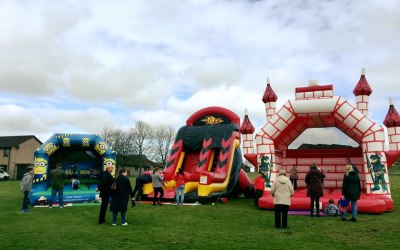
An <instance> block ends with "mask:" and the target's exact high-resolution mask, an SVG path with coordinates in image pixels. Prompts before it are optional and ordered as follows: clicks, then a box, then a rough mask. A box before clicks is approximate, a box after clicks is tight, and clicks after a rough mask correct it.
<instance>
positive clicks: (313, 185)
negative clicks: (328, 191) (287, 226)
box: [305, 163, 325, 217]
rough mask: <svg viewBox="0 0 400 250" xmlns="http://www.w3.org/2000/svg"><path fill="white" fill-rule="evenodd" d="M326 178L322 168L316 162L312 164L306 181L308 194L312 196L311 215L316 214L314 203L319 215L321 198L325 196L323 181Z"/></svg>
mask: <svg viewBox="0 0 400 250" xmlns="http://www.w3.org/2000/svg"><path fill="white" fill-rule="evenodd" d="M324 178H325V174H324V173H323V172H322V170H320V169H318V168H317V165H316V164H315V163H313V164H311V166H310V171H308V173H307V175H306V178H305V182H306V184H307V196H308V197H310V216H311V217H313V216H314V204H315V208H316V210H317V217H320V214H319V210H320V207H319V198H320V197H322V196H324V191H323V189H322V183H323V180H324Z"/></svg>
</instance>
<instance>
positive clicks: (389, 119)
mask: <svg viewBox="0 0 400 250" xmlns="http://www.w3.org/2000/svg"><path fill="white" fill-rule="evenodd" d="M383 124H385V126H386V127H387V128H391V127H398V126H400V115H399V113H397V110H396V108H395V107H394V105H393V104H390V106H389V111H388V113H387V115H386V118H385V120H384V121H383Z"/></svg>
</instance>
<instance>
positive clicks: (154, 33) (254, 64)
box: [0, 0, 400, 136]
mask: <svg viewBox="0 0 400 250" xmlns="http://www.w3.org/2000/svg"><path fill="white" fill-rule="evenodd" d="M398 23H400V3H398V1H383V2H382V1H381V2H376V1H373V0H369V1H311V2H307V1H296V0H287V1H280V0H276V1H224V0H221V1H197V0H193V1H178V0H174V1H139V0H134V1H128V0H127V1H122V0H121V1H117V2H110V1H78V2H71V1H57V3H55V2H54V1H50V0H49V1H40V2H37V1H23V2H18V1H3V2H2V3H1V8H0V33H1V39H0V51H1V56H0V91H1V92H0V93H1V94H0V98H1V100H0V106H1V107H2V117H5V118H6V119H2V120H1V122H0V124H1V133H2V134H25V133H31V134H32V133H33V134H40V135H41V136H45V135H48V134H50V135H51V134H52V133H53V132H69V131H71V132H92V131H95V132H97V131H99V130H101V127H102V126H103V125H114V126H119V127H129V126H133V125H134V123H135V122H136V121H137V120H144V121H147V122H154V123H155V124H158V123H165V124H171V125H172V126H176V127H177V128H179V127H180V126H182V125H184V124H185V121H186V119H187V118H188V117H189V116H190V115H191V114H192V113H193V112H195V111H197V110H199V109H201V108H204V107H207V106H214V105H217V106H222V107H225V108H228V109H231V110H233V111H234V112H236V113H237V114H238V115H239V116H240V117H241V118H242V117H243V110H244V109H245V108H247V109H248V110H249V115H250V119H251V120H252V122H253V124H254V125H255V127H256V128H260V127H262V125H263V124H264V123H265V111H264V104H263V103H262V102H261V98H262V95H263V93H264V90H265V78H266V77H270V79H271V85H272V87H273V89H274V90H275V92H276V93H277V95H278V102H277V109H279V108H280V107H281V105H282V104H283V103H285V102H286V101H287V99H292V98H294V89H295V88H296V87H302V86H307V85H308V81H309V80H310V79H317V80H318V81H319V82H320V84H328V83H330V84H333V86H334V90H335V94H336V95H343V96H344V97H345V98H346V99H348V100H350V101H352V100H354V96H353V94H352V90H353V88H354V86H355V84H356V83H357V81H358V79H359V77H360V75H359V72H360V69H361V68H362V67H366V69H367V80H368V82H369V83H370V85H371V87H372V89H373V93H372V95H371V96H370V102H371V103H370V114H371V117H372V118H373V119H374V120H376V121H377V122H378V123H381V122H382V121H383V119H384V116H385V115H386V112H387V108H388V102H387V98H388V97H390V96H392V97H393V98H394V103H395V105H400V101H399V99H400V94H399V93H400V85H399V84H398V79H397V78H398V65H399V64H400V52H399V50H398V47H399V41H400V32H398ZM398 109H399V110H400V107H399V108H398ZM10 124H12V126H11V125H10ZM61 130H62V131H61ZM66 130H69V131H66Z"/></svg>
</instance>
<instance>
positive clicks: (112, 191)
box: [110, 181, 117, 194]
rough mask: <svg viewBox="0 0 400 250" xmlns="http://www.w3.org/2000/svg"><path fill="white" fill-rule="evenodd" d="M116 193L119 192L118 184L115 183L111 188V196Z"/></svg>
mask: <svg viewBox="0 0 400 250" xmlns="http://www.w3.org/2000/svg"><path fill="white" fill-rule="evenodd" d="M115 191H117V182H116V181H114V182H113V184H112V185H111V187H110V193H111V194H114V193H115Z"/></svg>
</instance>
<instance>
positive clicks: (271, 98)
mask: <svg viewBox="0 0 400 250" xmlns="http://www.w3.org/2000/svg"><path fill="white" fill-rule="evenodd" d="M276 100H278V96H277V95H276V94H275V92H274V91H273V90H272V88H271V85H270V84H269V83H268V84H267V88H266V89H265V92H264V96H263V98H262V101H263V102H264V103H267V102H276Z"/></svg>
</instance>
